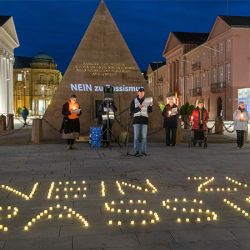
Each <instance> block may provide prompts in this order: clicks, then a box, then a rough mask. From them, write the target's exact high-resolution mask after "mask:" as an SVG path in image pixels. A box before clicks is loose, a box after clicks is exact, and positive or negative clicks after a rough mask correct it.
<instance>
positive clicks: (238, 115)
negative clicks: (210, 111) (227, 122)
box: [233, 102, 249, 148]
mask: <svg viewBox="0 0 250 250" xmlns="http://www.w3.org/2000/svg"><path fill="white" fill-rule="evenodd" d="M233 120H234V129H235V130H236V134H237V147H238V148H242V147H243V146H244V133H245V131H247V130H248V121H249V114H248V112H247V109H246V108H245V103H244V102H240V103H239V107H238V109H237V110H235V111H234V114H233Z"/></svg>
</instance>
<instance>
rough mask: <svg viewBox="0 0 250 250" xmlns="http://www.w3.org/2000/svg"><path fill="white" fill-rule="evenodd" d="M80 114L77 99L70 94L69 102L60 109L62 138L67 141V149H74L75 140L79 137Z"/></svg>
mask: <svg viewBox="0 0 250 250" xmlns="http://www.w3.org/2000/svg"><path fill="white" fill-rule="evenodd" d="M81 114H82V111H81V107H80V105H79V103H78V102H77V97H76V95H75V94H72V95H71V96H70V98H69V100H68V101H67V102H66V103H65V104H64V105H63V107H62V115H63V124H62V129H61V130H62V133H63V134H62V138H63V139H65V140H67V142H68V149H74V143H75V140H76V139H78V138H79V135H80V120H79V116H80V115H81Z"/></svg>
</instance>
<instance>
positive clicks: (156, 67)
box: [150, 61, 166, 71]
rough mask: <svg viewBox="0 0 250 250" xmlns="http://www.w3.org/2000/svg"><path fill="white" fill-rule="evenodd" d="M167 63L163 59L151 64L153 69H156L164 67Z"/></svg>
mask: <svg viewBox="0 0 250 250" xmlns="http://www.w3.org/2000/svg"><path fill="white" fill-rule="evenodd" d="M165 64H166V62H163V61H162V62H152V63H150V66H151V69H152V70H153V71H155V70H157V69H159V68H160V67H162V66H163V65H165Z"/></svg>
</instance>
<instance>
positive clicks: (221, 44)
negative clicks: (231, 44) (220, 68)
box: [219, 43, 223, 53]
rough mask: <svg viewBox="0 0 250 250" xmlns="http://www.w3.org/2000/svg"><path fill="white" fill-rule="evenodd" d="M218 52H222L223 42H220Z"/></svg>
mask: <svg viewBox="0 0 250 250" xmlns="http://www.w3.org/2000/svg"><path fill="white" fill-rule="evenodd" d="M219 48H220V52H221V53H222V52H223V43H220V47H219Z"/></svg>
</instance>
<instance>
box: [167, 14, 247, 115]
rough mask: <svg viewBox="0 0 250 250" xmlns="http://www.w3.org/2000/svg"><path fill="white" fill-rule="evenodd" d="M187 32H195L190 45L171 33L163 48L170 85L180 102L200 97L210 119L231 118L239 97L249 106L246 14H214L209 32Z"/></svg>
mask: <svg viewBox="0 0 250 250" xmlns="http://www.w3.org/2000/svg"><path fill="white" fill-rule="evenodd" d="M190 34H196V35H191V36H190V38H191V37H192V36H197V41H195V40H196V38H194V39H193V44H194V46H193V47H190V49H187V50H185V49H184V45H183V43H180V41H179V39H178V36H177V37H176V36H175V34H174V33H171V34H170V36H169V39H168V42H167V45H166V48H165V51H164V55H165V57H166V58H167V60H168V64H167V65H168V69H169V73H170V83H171V84H170V85H171V86H174V88H176V89H177V90H180V95H182V96H183V98H182V103H184V102H186V101H189V102H190V103H191V104H195V101H196V100H197V99H198V98H203V99H204V100H205V103H206V107H207V109H208V111H209V112H210V118H212V119H214V118H215V117H216V116H220V115H221V114H223V116H224V117H225V119H228V120H231V119H232V114H233V111H234V109H236V107H237V105H238V102H239V100H244V101H245V102H246V103H247V105H248V109H249V108H250V17H244V16H218V17H217V19H216V21H215V23H214V26H213V28H212V30H211V32H210V33H209V34H207V35H206V33H204V34H203V33H186V32H184V33H183V36H184V37H186V39H188V37H189V35H190ZM199 34H200V37H199ZM206 36H207V39H205V38H206ZM202 37H203V39H204V41H202V39H201V38H202ZM178 42H179V44H178ZM174 43H175V44H174ZM173 64H174V65H173ZM176 85H177V86H176ZM170 89H171V87H170ZM183 93H184V94H183Z"/></svg>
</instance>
